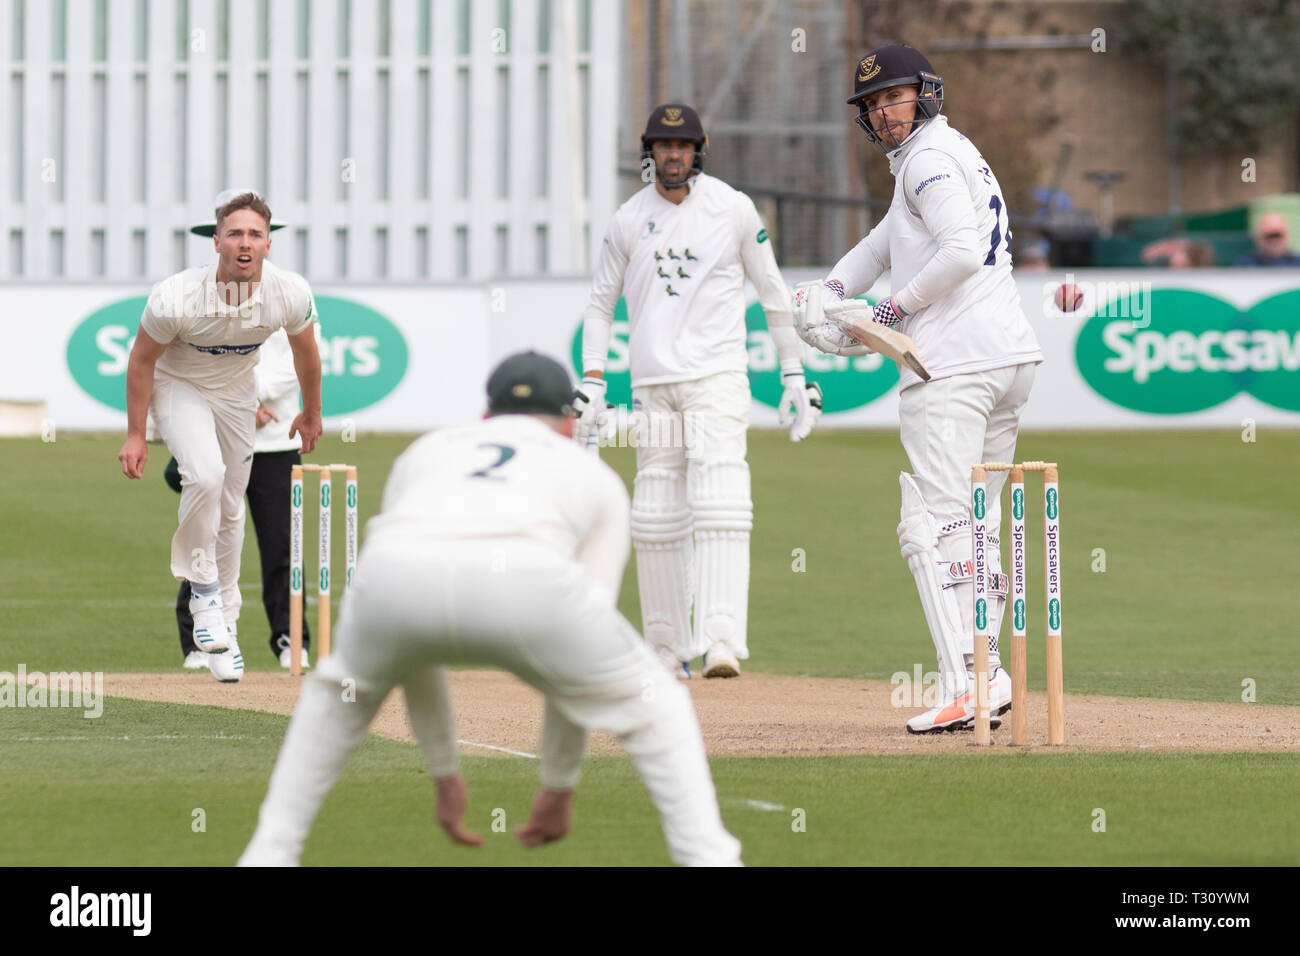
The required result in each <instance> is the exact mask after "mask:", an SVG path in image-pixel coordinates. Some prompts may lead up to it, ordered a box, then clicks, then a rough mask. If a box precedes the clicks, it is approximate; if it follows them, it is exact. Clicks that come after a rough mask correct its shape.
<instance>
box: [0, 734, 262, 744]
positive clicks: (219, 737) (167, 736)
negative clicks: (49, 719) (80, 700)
mask: <svg viewBox="0 0 1300 956" xmlns="http://www.w3.org/2000/svg"><path fill="white" fill-rule="evenodd" d="M269 739H270V738H268V737H248V736H246V735H244V734H203V735H202V736H199V735H196V734H136V735H135V736H131V735H129V734H123V735H122V736H120V737H119V736H116V735H114V736H112V737H0V743H6V742H9V741H12V742H15V743H46V742H49V741H63V740H269Z"/></svg>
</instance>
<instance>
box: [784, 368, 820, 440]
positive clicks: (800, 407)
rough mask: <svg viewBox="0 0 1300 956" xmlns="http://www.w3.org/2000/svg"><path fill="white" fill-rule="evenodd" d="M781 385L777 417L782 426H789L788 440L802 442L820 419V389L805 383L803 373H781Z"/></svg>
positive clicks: (816, 385)
mask: <svg viewBox="0 0 1300 956" xmlns="http://www.w3.org/2000/svg"><path fill="white" fill-rule="evenodd" d="M781 384H782V385H783V386H785V390H784V391H783V392H782V393H781V402H780V404H778V405H777V407H776V411H777V415H778V417H779V420H780V422H781V424H782V425H789V426H790V440H791V441H803V440H804V439H805V438H807V437H808V436H809V435H810V434H812V430H813V427H814V426H815V425H816V424H817V420H818V419H819V418H821V417H822V387H821V386H820V385H818V384H817V383H816V382H808V381H805V380H804V375H803V372H785V373H782V375H781Z"/></svg>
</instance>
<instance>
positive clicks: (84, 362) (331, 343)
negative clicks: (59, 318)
mask: <svg viewBox="0 0 1300 956" xmlns="http://www.w3.org/2000/svg"><path fill="white" fill-rule="evenodd" d="M146 301H147V299H146V298H145V297H144V296H137V297H135V298H130V299H122V300H120V301H118V302H114V303H112V304H110V305H106V306H104V307H103V308H102V309H99V310H97V311H96V312H94V313H92V314H91V315H89V316H87V317H86V318H85V319H84V320H82V322H81V323H80V324H79V325H78V326H77V327H76V328H75V329H74V330H73V332H72V335H71V336H70V337H69V339H68V347H67V351H66V357H67V363H68V371H69V373H71V375H72V378H73V380H74V381H75V382H76V383H77V384H78V385H79V386H81V388H82V390H83V391H85V392H86V394H87V395H89V396H90V397H91V398H93V399H95V400H96V401H99V402H102V403H103V404H105V405H107V406H108V407H109V408H115V409H117V410H118V411H122V412H124V411H126V367H127V360H128V359H129V358H130V355H131V346H132V344H134V342H135V335H136V329H137V327H138V326H139V324H140V315H141V313H142V312H143V311H144V307H145V302H146ZM316 313H317V315H318V316H319V317H320V321H319V323H318V324H317V326H316V330H317V335H316V344H317V347H318V348H319V350H320V357H321V374H322V378H321V400H322V403H323V405H324V407H325V414H326V415H345V414H348V413H349V412H355V411H358V410H360V409H362V408H366V407H368V406H370V405H374V404H375V403H377V402H379V401H380V400H381V399H383V398H385V397H386V396H387V395H388V394H389V393H390V392H392V391H393V390H394V389H395V388H396V387H397V386H398V384H399V383H400V382H401V380H402V378H403V376H404V375H405V374H406V365H407V348H406V340H405V339H404V338H403V337H402V333H401V332H400V331H399V330H398V329H397V326H395V325H394V324H393V323H392V322H390V321H389V320H388V319H387V318H386V317H385V316H384V315H382V314H380V313H379V312H376V311H375V310H374V309H371V308H368V307H366V306H364V305H361V304H360V303H358V302H353V301H352V300H350V299H340V298H336V297H334V296H316ZM231 321H232V322H238V321H240V320H239V319H238V318H237V317H236V318H232V319H231ZM206 350H207V351H212V349H206Z"/></svg>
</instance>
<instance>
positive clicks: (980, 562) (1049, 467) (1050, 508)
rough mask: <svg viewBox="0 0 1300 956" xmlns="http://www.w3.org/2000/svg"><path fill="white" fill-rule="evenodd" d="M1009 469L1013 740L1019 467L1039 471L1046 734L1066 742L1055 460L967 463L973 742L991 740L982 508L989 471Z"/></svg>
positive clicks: (1020, 719) (1017, 731)
mask: <svg viewBox="0 0 1300 956" xmlns="http://www.w3.org/2000/svg"><path fill="white" fill-rule="evenodd" d="M990 471H1005V472H1008V479H1009V481H1008V484H1010V486H1011V600H1010V608H1009V610H1010V611H1011V742H1012V744H1014V745H1016V746H1024V745H1025V744H1027V743H1028V742H1029V718H1028V714H1027V713H1026V709H1027V702H1028V697H1029V690H1028V679H1027V676H1026V668H1027V661H1028V650H1027V645H1026V619H1027V610H1028V605H1027V602H1026V598H1025V580H1026V572H1027V568H1026V561H1025V472H1027V471H1030V472H1035V471H1036V472H1041V473H1042V475H1043V583H1044V591H1045V599H1046V600H1045V605H1046V606H1045V618H1046V633H1047V742H1048V743H1049V744H1052V745H1059V744H1063V743H1065V678H1064V666H1063V662H1062V652H1061V517H1060V493H1061V484H1060V470H1059V468H1058V466H1057V464H1056V462H1050V461H1027V462H1023V463H1021V464H1018V465H1013V464H1006V463H1004V462H985V463H983V464H981V465H975V466H974V467H973V468H971V552H972V575H971V577H972V579H973V582H974V587H973V589H972V590H973V597H972V600H973V601H974V605H975V608H974V610H975V625H974V632H975V633H974V642H975V648H974V650H975V743H976V744H977V745H987V744H990V743H992V733H991V728H990V713H989V650H990V648H989V644H990V635H989V631H988V593H987V578H986V575H987V572H988V567H987V559H986V555H985V537H986V534H987V530H986V526H985V515H986V511H987V501H986V497H987V491H988V488H987V480H988V472H990Z"/></svg>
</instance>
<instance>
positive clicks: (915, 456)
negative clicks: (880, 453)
mask: <svg viewBox="0 0 1300 956" xmlns="http://www.w3.org/2000/svg"><path fill="white" fill-rule="evenodd" d="M1035 370H1036V366H1035V365H1034V364H1033V363H1027V364H1025V365H1013V366H1010V367H1008V368H999V369H994V370H993V371H991V372H973V373H971V374H968V375H953V376H951V377H949V378H941V379H937V380H936V381H933V382H923V383H921V384H918V385H913V386H911V387H910V388H905V389H903V391H902V393H901V394H900V395H899V397H898V418H899V437H900V438H901V440H902V443H903V448H904V450H905V451H906V452H907V457H908V460H909V461H910V462H911V463H912V472H913V474H914V475H915V476H916V483H917V487H919V488H920V489H921V495H922V496H923V497H924V498H925V504H926V507H927V508H928V509H929V511H930V513H931V514H932V515H934V516H935V519H936V523H937V524H939V525H941V526H942V525H944V524H947V523H949V522H952V521H958V520H961V519H963V518H969V517H970V470H971V466H973V465H978V464H979V463H980V462H985V461H1011V459H1012V458H1013V457H1014V456H1015V453H1016V436H1017V435H1018V433H1019V431H1020V413H1021V412H1022V411H1023V410H1024V407H1025V403H1026V402H1027V401H1028V400H1029V393H1030V391H1031V390H1032V389H1033V387H1034V372H1035ZM1006 478H1007V473H1006V472H1005V471H994V472H990V473H989V476H988V498H987V500H988V515H989V520H988V527H989V529H990V531H992V532H993V534H995V535H996V534H997V533H998V522H999V520H1000V515H1001V492H1002V485H1003V483H1004V482H1005V481H1006ZM964 537H965V541H966V550H967V551H969V550H970V529H969V528H968V529H966V532H965V535H964Z"/></svg>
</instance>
